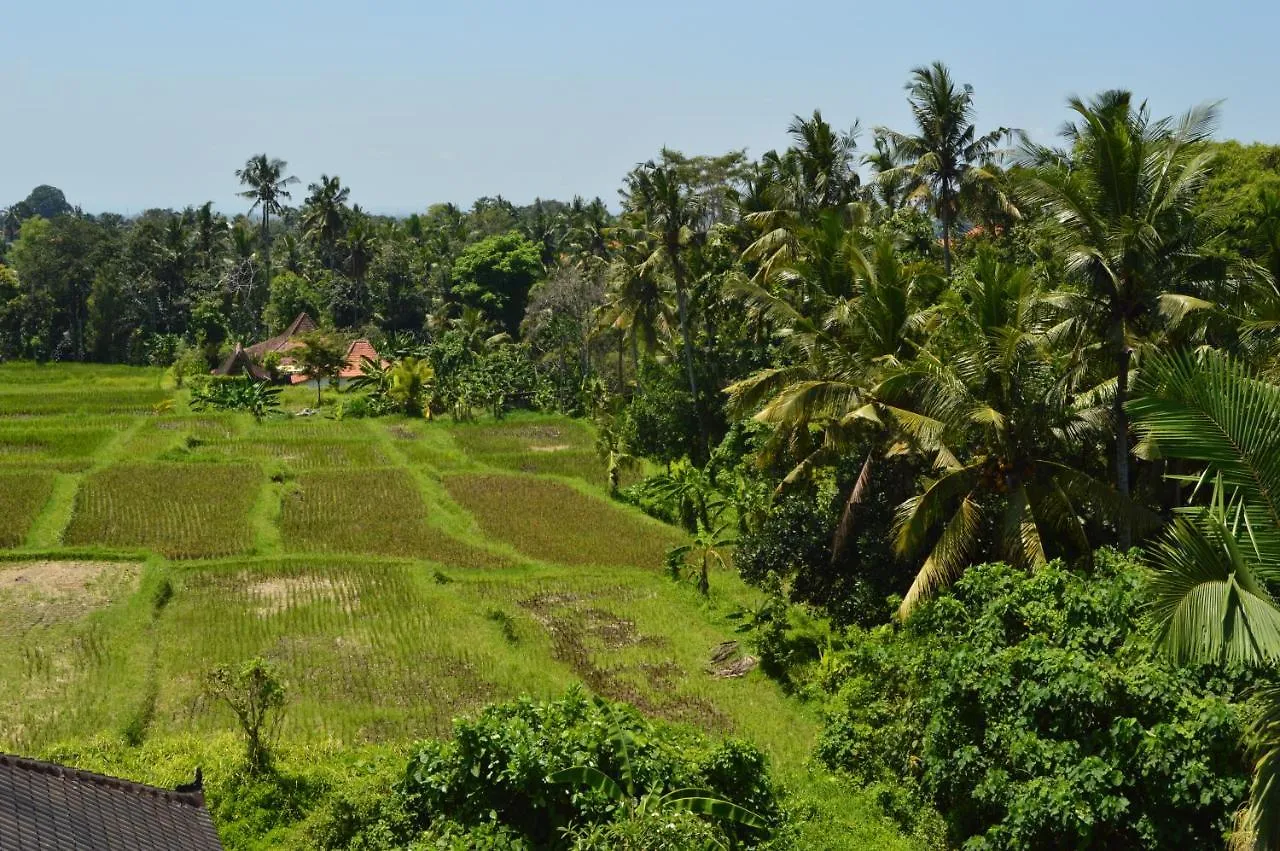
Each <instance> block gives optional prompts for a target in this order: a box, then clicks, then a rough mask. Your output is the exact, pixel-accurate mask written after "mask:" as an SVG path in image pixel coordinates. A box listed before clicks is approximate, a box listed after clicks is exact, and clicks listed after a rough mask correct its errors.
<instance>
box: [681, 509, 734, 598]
mask: <svg viewBox="0 0 1280 851" xmlns="http://www.w3.org/2000/svg"><path fill="white" fill-rule="evenodd" d="M735 543H737V538H735V537H733V536H732V535H730V534H729V524H728V523H721V524H719V525H716V526H704V525H703V524H702V523H701V522H700V523H699V524H698V529H697V531H696V532H694V534H693V540H692V541H690V542H689V543H687V544H682V545H680V546H678V547H676V548H674V549H673V550H671V553H670V557H671V558H673V559H678V560H679V561H677V562H676V565H677V566H678V565H679V563H680V561H684V560H685V559H687V558H688V557H689V556H693V557H694V558H695V559H696V560H697V563H698V593H699V594H701V595H702V596H704V597H705V596H707V595H708V594H710V593H711V564H712V562H714V563H715V564H716V565H717V566H718V567H719V568H720V569H721V570H724V569H726V568H727V567H728V561H727V560H726V559H725V551H726V550H727V548H729V547H732V546H733V545H734V544H735Z"/></svg>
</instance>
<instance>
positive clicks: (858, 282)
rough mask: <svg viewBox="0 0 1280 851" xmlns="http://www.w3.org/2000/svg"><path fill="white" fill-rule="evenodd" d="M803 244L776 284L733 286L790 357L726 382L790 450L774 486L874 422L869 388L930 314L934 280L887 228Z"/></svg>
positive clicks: (737, 406)
mask: <svg viewBox="0 0 1280 851" xmlns="http://www.w3.org/2000/svg"><path fill="white" fill-rule="evenodd" d="M801 244H802V251H801V256H800V258H799V259H797V260H796V261H793V262H791V263H787V264H783V265H779V266H778V267H776V268H775V271H774V273H773V277H774V278H776V279H777V281H778V286H776V287H775V288H769V287H765V286H760V285H758V284H755V283H739V284H738V285H737V286H736V289H737V291H738V292H739V293H740V294H741V295H742V296H744V297H745V299H746V301H747V304H748V305H749V307H750V309H751V310H753V311H755V312H757V313H761V314H764V315H765V316H767V317H768V318H769V319H770V321H772V322H773V323H775V325H776V326H777V328H778V334H779V337H780V339H781V340H782V341H783V342H784V343H785V345H786V346H787V348H788V350H789V351H790V352H791V354H792V355H793V357H791V358H788V359H787V360H786V362H784V364H783V365H781V366H776V367H770V368H767V369H763V370H760V371H759V372H756V373H755V374H754V375H752V376H750V377H748V378H746V379H744V380H742V381H739V382H737V383H735V384H733V385H731V386H729V387H728V388H726V393H728V394H729V405H730V409H731V410H732V411H735V412H736V413H738V414H739V415H751V414H753V413H754V419H756V420H757V421H758V422H762V423H766V424H769V425H772V426H773V427H774V429H775V441H774V445H775V446H776V447H778V448H780V449H785V450H786V451H787V452H788V453H789V454H790V455H791V457H792V459H793V463H794V466H793V469H792V471H791V473H790V474H789V475H788V476H787V477H786V478H785V479H784V480H783V482H782V484H781V485H780V486H779V487H780V489H781V488H783V487H786V486H788V485H790V484H792V483H793V482H795V481H797V480H799V479H802V478H804V477H807V476H808V475H809V474H810V473H811V472H812V471H813V470H814V469H816V468H817V467H819V466H823V465H825V464H828V463H831V462H833V461H834V460H835V459H836V458H837V457H838V456H839V455H840V454H841V453H842V452H844V451H845V450H847V449H848V448H849V444H848V441H849V439H850V437H851V435H852V432H853V430H854V429H855V428H856V426H857V425H858V424H859V423H862V422H869V423H871V424H873V425H878V424H881V422H882V419H881V416H882V414H883V413H884V410H883V404H882V400H881V399H880V398H879V397H878V396H877V393H876V387H877V386H878V385H879V384H880V383H881V382H882V381H883V380H884V379H885V378H886V377H887V376H888V375H890V374H892V371H893V370H894V369H895V368H897V367H900V366H901V365H902V364H904V363H906V362H908V361H909V360H910V359H911V358H912V357H914V355H915V352H916V351H917V349H918V348H919V346H920V345H922V344H923V342H924V340H925V331H926V330H927V329H928V327H929V326H930V324H931V323H932V322H933V321H934V315H935V311H934V310H933V309H931V308H929V307H926V306H925V303H926V299H927V295H928V294H930V293H932V292H934V291H936V289H937V288H938V287H940V286H941V281H940V280H939V278H938V276H937V274H936V273H935V272H933V271H932V270H930V269H928V268H921V267H910V266H907V265H905V264H904V263H903V262H902V260H901V258H900V257H899V256H898V253H897V251H896V249H895V247H894V245H893V242H892V240H891V239H890V238H889V237H888V236H884V235H881V236H880V237H878V238H877V239H876V240H875V241H874V242H873V243H871V244H870V245H864V244H862V243H861V242H860V240H859V237H858V235H857V233H856V232H851V231H846V230H843V229H840V228H831V227H826V228H813V229H807V230H805V231H803V232H802V234H801ZM900 416H902V417H907V416H909V415H908V414H907V413H905V412H904V413H902V414H901V415H900ZM815 431H816V432H817V434H816V435H815Z"/></svg>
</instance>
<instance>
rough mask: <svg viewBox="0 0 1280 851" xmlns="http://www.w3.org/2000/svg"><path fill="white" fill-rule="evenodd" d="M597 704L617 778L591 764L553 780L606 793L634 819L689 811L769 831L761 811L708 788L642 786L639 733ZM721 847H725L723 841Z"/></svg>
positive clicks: (609, 708)
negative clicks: (636, 756) (636, 750)
mask: <svg viewBox="0 0 1280 851" xmlns="http://www.w3.org/2000/svg"><path fill="white" fill-rule="evenodd" d="M594 700H595V704H596V706H597V707H599V708H600V710H601V711H602V712H604V714H605V717H606V718H607V719H608V722H609V741H610V743H611V744H612V745H613V747H614V751H615V755H616V756H617V759H618V777H617V778H616V779H615V778H613V777H610V776H609V775H608V774H605V773H604V772H603V771H601V770H600V769H598V768H596V767H594V766H591V765H575V766H573V767H572V768H566V769H563V770H561V771H557V772H555V773H554V774H552V775H551V776H550V777H549V778H548V779H549V780H550V782H552V783H564V784H571V785H575V786H580V787H582V788H585V789H587V790H589V791H591V792H596V793H598V794H602V795H605V796H606V797H608V798H610V799H611V800H613V801H615V802H616V803H617V804H618V805H619V809H620V810H622V811H624V812H626V813H627V815H628V816H629V817H631V818H636V817H642V816H647V815H655V814H661V813H675V812H686V813H693V814H695V815H700V816H705V817H706V818H709V819H713V820H715V821H721V822H731V823H733V824H741V825H744V826H746V827H751V828H756V829H757V830H763V831H767V830H769V822H768V821H766V820H765V818H764V817H763V816H761V815H759V814H758V813H755V812H752V811H751V810H749V809H747V808H746V807H742V806H739V805H738V804H735V803H733V802H731V801H726V800H724V799H723V798H719V797H717V796H716V794H715V793H714V792H712V791H710V790H708V789H697V788H682V789H673V790H671V791H669V792H664V791H663V790H661V789H643V790H642V789H641V788H640V785H639V783H638V782H637V779H636V771H635V765H634V763H633V762H632V758H631V755H632V748H633V746H634V745H635V742H636V740H635V736H634V734H633V733H632V732H631V731H630V730H627V729H626V728H624V727H623V726H622V724H621V723H620V722H619V719H618V715H617V711H616V710H615V709H614V708H613V706H612V705H610V704H609V703H608V702H606V701H603V700H601V699H600V698H598V697H597V698H595V699H594ZM720 847H721V848H725V847H727V846H725V845H724V844H723V843H721V845H720Z"/></svg>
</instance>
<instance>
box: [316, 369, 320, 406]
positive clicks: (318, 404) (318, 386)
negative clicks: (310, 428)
mask: <svg viewBox="0 0 1280 851" xmlns="http://www.w3.org/2000/svg"><path fill="white" fill-rule="evenodd" d="M319 407H320V376H319V375H316V408H319Z"/></svg>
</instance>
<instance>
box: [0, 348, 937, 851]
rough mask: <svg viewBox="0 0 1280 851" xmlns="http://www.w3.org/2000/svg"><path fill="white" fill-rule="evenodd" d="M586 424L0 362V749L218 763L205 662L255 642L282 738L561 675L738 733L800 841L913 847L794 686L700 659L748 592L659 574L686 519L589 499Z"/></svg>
mask: <svg viewBox="0 0 1280 851" xmlns="http://www.w3.org/2000/svg"><path fill="white" fill-rule="evenodd" d="M286 398H288V399H290V400H291V402H290V404H291V405H293V406H294V407H302V406H303V405H311V404H314V398H313V397H311V396H309V395H308V396H306V397H305V398H304V397H302V396H298V397H297V399H296V400H294V399H293V397H292V396H288V395H287V397H286ZM166 400H172V403H171V404H170V403H168V402H167V401H166ZM294 402H296V404H294ZM593 444H594V437H593V434H592V432H591V430H590V428H589V427H588V426H587V425H585V424H583V423H579V422H574V421H569V420H565V419H563V418H555V417H547V416H540V415H532V414H527V415H526V414H518V415H513V416H511V417H510V418H508V419H507V420H504V421H502V422H498V423H494V422H491V421H489V422H480V423H472V424H465V425H459V424H453V423H450V422H445V421H440V422H427V421H423V420H406V419H397V418H388V419H376V420H343V421H337V420H334V419H330V418H327V417H323V416H319V417H308V418H295V417H292V416H281V417H278V418H273V419H270V420H268V421H266V422H264V423H261V424H257V423H254V422H253V421H252V419H251V418H249V417H247V416H244V415H236V414H210V413H199V414H198V413H193V412H191V411H189V410H187V407H186V404H185V399H184V395H183V393H182V392H181V391H174V390H173V389H172V388H171V387H169V385H168V384H167V383H166V382H165V381H164V380H163V378H162V376H161V374H160V373H159V372H158V371H155V370H147V369H128V368H123V367H99V368H94V367H81V366H41V367H37V366H32V365H27V364H0V686H3V687H0V751H11V752H18V753H25V754H32V755H53V756H57V757H58V758H60V759H64V760H68V761H74V762H78V763H80V764H83V765H84V766H85V767H87V768H92V769H96V770H108V771H111V770H115V771H120V772H127V773H129V776H130V777H132V778H133V779H136V780H140V781H143V782H148V781H149V782H156V783H163V784H170V785H171V784H172V783H173V782H176V780H180V779H183V778H184V777H185V775H186V773H187V772H189V771H190V768H191V765H192V764H194V763H192V762H190V760H192V759H195V760H197V761H203V764H204V765H205V766H206V772H210V771H214V772H217V771H218V770H219V768H218V766H220V765H223V764H225V762H226V759H225V757H224V756H220V755H219V754H218V753H213V752H212V750H211V749H213V748H215V747H225V746H226V743H228V742H233V741H234V739H233V738H231V735H232V733H233V731H234V729H235V728H234V722H233V719H232V718H231V717H230V715H229V714H228V713H227V712H226V711H225V709H223V708H221V707H219V706H216V705H213V704H211V703H210V702H209V701H208V699H207V698H206V697H205V696H204V694H203V689H202V680H203V677H204V675H205V674H206V673H207V672H208V671H209V670H210V669H211V668H213V667H215V666H217V665H222V664H231V665H235V664H238V663H240V662H243V661H244V660H246V659H248V658H251V657H253V656H256V655H261V656H265V657H267V658H268V659H270V660H272V661H273V662H274V663H275V664H276V665H277V666H278V668H279V670H280V671H281V672H282V674H283V677H284V680H285V681H286V683H287V687H288V691H289V695H290V700H289V705H288V709H287V713H286V716H285V720H284V723H283V726H282V729H281V740H280V743H279V747H280V749H281V752H282V754H285V755H288V754H291V753H309V754H314V753H319V752H324V753H331V754H333V753H339V752H342V753H345V754H347V756H346V757H343V759H359V758H360V757H359V754H361V753H368V754H383V755H385V754H386V753H388V752H390V753H402V752H404V750H405V749H406V748H408V746H409V745H410V744H411V743H412V742H413V741H414V740H415V739H418V738H421V737H431V736H441V735H447V734H448V732H449V729H450V722H451V719H452V718H454V717H455V716H457V715H459V714H462V713H467V712H470V711H473V710H475V709H477V708H478V707H480V706H481V705H483V704H485V703H487V702H490V701H494V700H501V699H507V698H511V697H515V696H518V695H521V694H531V695H535V696H539V697H551V696H555V695H557V694H560V693H562V692H563V690H564V689H565V688H566V687H568V686H569V685H570V684H572V683H575V682H581V683H584V684H586V686H587V687H588V688H590V689H591V690H593V691H594V692H596V693H598V694H602V695H605V696H608V697H610V698H613V699H618V700H625V701H628V702H630V703H632V704H634V705H635V706H637V707H638V708H640V709H641V710H642V711H644V712H645V713H647V714H649V715H652V716H654V717H660V718H664V719H668V720H670V721H674V722H677V723H684V724H690V725H693V726H696V727H699V728H702V729H704V730H706V731H708V732H711V733H713V734H716V735H735V736H741V737H744V738H747V739H749V740H751V741H753V742H755V743H756V744H757V745H759V746H760V747H761V748H762V749H764V750H765V751H766V752H767V753H768V754H769V755H770V757H771V759H772V760H773V763H774V767H775V771H776V774H777V775H778V777H779V778H780V779H781V780H782V781H783V782H784V783H785V784H786V785H787V787H788V788H790V789H792V790H795V791H797V792H798V793H800V794H803V795H804V796H805V800H806V801H809V802H810V803H811V804H812V805H813V806H814V807H816V808H817V809H818V810H819V811H821V813H822V817H821V818H818V819H815V821H814V824H815V825H821V826H822V827H821V828H820V829H819V828H817V827H815V828H814V829H813V831H812V836H810V837H809V838H810V840H811V841H810V842H809V843H808V844H807V845H806V847H815V848H833V849H834V848H876V849H907V848H914V847H915V846H914V845H913V844H912V843H911V841H910V840H908V839H907V838H905V837H902V836H900V835H899V834H898V833H897V831H896V829H895V828H894V827H893V826H892V823H891V822H890V821H889V820H888V819H887V818H886V817H885V816H884V815H883V813H882V812H881V811H880V808H879V805H878V804H876V803H875V801H874V800H873V799H872V796H871V795H870V794H869V793H861V792H857V791H851V790H849V789H848V788H846V787H845V786H844V785H842V784H838V783H835V782H834V781H833V780H832V779H831V778H829V777H826V776H824V775H821V774H817V773H811V769H810V767H809V764H808V760H809V754H810V751H811V748H812V745H813V739H814V736H815V735H816V732H817V730H818V727H819V722H820V719H819V717H818V716H817V713H816V711H815V710H814V709H813V708H812V707H810V706H807V705H805V704H802V703H800V702H799V701H797V700H795V699H793V698H791V697H788V696H787V695H785V694H784V693H783V691H782V690H781V689H780V688H779V687H778V686H777V685H776V684H775V683H773V682H772V681H770V680H769V679H767V678H766V677H764V676H763V675H762V674H761V673H760V672H758V671H757V672H752V673H751V674H749V675H747V676H746V677H744V678H740V679H722V678H716V677H714V676H712V674H711V673H710V671H709V669H708V664H709V655H710V653H711V651H712V650H713V649H714V648H715V647H716V646H717V645H719V644H720V643H721V642H724V641H726V640H730V639H733V638H735V633H734V632H733V628H732V626H733V621H732V620H731V619H729V617H728V616H729V615H730V614H731V613H732V612H733V611H735V609H737V608H738V607H740V606H743V605H752V604H754V603H756V602H757V601H758V595H757V593H756V592H755V591H753V590H752V589H749V588H748V587H746V586H745V585H743V584H742V583H741V582H740V581H739V580H738V579H737V577H736V576H734V575H731V574H727V573H717V574H714V575H713V576H712V582H711V585H712V594H711V596H710V598H709V599H704V598H702V597H701V596H700V595H699V594H698V593H697V592H696V589H694V588H693V586H692V585H691V584H689V583H688V582H674V581H672V580H671V579H670V578H668V576H667V575H666V573H665V572H664V570H663V557H664V554H665V552H666V550H667V549H668V548H669V547H671V546H673V545H675V544H678V543H680V542H681V541H682V540H683V537H682V534H681V533H680V532H679V531H678V530H676V529H673V528H670V527H667V526H664V525H663V524H661V523H658V522H657V521H654V520H652V519H651V518H648V517H645V516H643V515H642V514H640V513H638V512H636V511H635V510H633V509H631V508H629V507H626V506H623V505H620V504H618V503H614V502H611V501H610V500H609V499H608V497H607V495H606V493H605V489H604V481H605V479H604V469H603V466H602V463H601V462H600V461H599V460H598V458H596V456H595V453H594V449H593V448H592V447H593ZM352 755H354V756H352ZM370 758H371V759H372V758H373V757H372V756H371V757H370ZM335 759H336V757H335ZM207 776H208V775H207ZM175 778H176V779H175ZM227 829H228V830H231V831H232V832H231V833H226V832H224V839H226V840H227V841H228V844H229V847H253V846H254V842H251V841H248V840H245V839H244V837H243V836H241V835H240V834H237V833H235V832H234V829H233V828H231V827H228V828H227Z"/></svg>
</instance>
